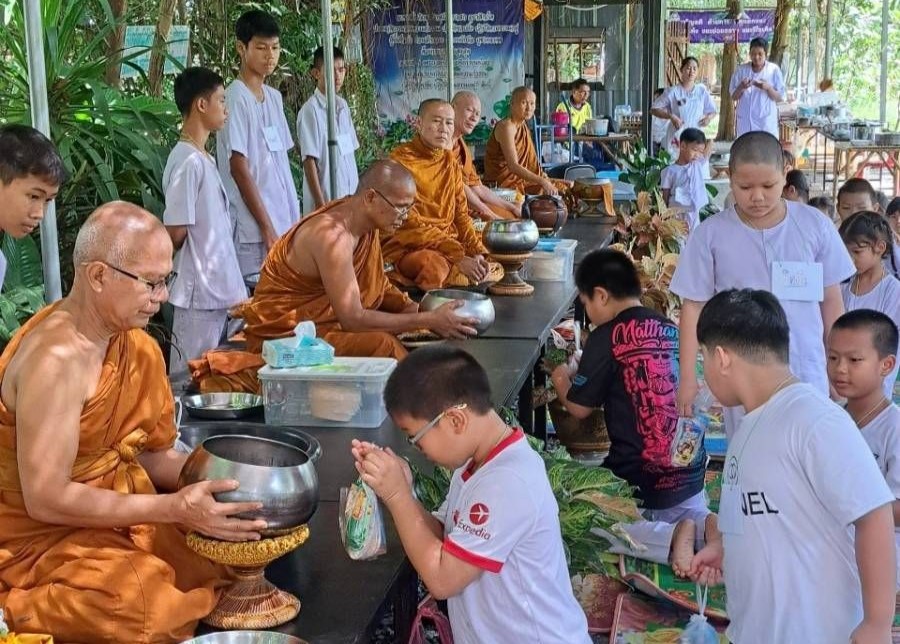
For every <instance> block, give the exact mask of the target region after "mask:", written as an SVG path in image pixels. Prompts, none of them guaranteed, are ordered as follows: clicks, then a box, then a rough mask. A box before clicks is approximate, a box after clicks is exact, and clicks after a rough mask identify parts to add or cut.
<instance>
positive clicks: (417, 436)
mask: <svg viewBox="0 0 900 644" xmlns="http://www.w3.org/2000/svg"><path fill="white" fill-rule="evenodd" d="M466 407H468V405H467V404H466V403H460V404H459V405H453V406H452V407H448V408H447V409H445V410H444V411H442V412H441V413H439V414H438V415H437V416H435V417H434V418H433V419H432V420H431V421H430V422H429V423H428V424H427V425H424V426H423V427H422V428H421V429H419V430H418V431H416V432H415V433H414V434H413V435H412V436H408V437H407V438H406V440H407V442H408V443H409V444H410V445H413V446H415V447H418V446H419V441H420V440H422V438H423V437H424V436H425V434H427V433H428V432H430V431H431V430H432V429H434V428H435V427H437V424H438V423H439V422H441V419H442V418H443V417H444V416H446V415H447V413H448V412H450V411H452V410H454V409H457V410H463V409H465V408H466Z"/></svg>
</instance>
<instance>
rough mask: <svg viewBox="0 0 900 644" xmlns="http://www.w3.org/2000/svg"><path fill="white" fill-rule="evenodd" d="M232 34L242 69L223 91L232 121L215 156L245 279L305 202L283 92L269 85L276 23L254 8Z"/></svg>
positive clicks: (277, 50) (296, 218) (275, 48)
mask: <svg viewBox="0 0 900 644" xmlns="http://www.w3.org/2000/svg"><path fill="white" fill-rule="evenodd" d="M234 32H235V35H236V36H237V41H238V42H237V50H238V54H239V55H240V57H241V68H240V71H239V72H238V77H237V78H236V79H235V80H234V81H233V82H232V83H231V84H230V85H229V86H228V89H227V90H225V101H226V103H227V105H228V123H226V125H225V127H224V128H223V130H222V131H221V132H220V133H219V135H218V136H217V137H216V154H217V157H218V161H219V173H220V174H221V175H222V182H223V183H224V184H225V189H226V190H227V191H228V201H229V203H230V204H231V209H232V212H234V213H235V216H236V219H237V255H238V262H239V263H240V265H241V272H242V274H244V275H248V274H252V273H258V272H259V269H260V267H261V266H262V263H263V260H264V259H265V258H266V253H268V251H269V249H270V248H272V245H273V244H274V243H275V240H276V239H278V238H279V237H280V236H281V235H283V234H284V233H285V232H286V231H287V229H288V228H290V227H291V226H292V225H294V224H295V223H297V221H299V220H300V202H299V201H298V199H297V188H296V187H295V186H294V178H293V176H292V175H291V165H290V162H289V161H288V152H289V151H290V150H292V149H293V147H294V141H293V139H292V138H291V128H290V127H289V126H288V122H287V119H286V118H285V117H284V105H283V102H282V99H281V94H280V93H279V92H278V90H276V89H275V88H274V87H270V86H269V85H266V84H265V80H266V77H267V76H269V75H270V74H272V72H274V71H275V67H276V66H277V65H278V58H279V57H280V56H281V44H280V30H279V28H278V23H277V22H275V19H274V18H273V17H272V16H270V15H269V14H267V13H266V12H264V11H260V10H252V11H248V12H246V13H245V14H243V15H242V16H241V17H240V18H238V20H237V22H236V23H235V25H234Z"/></svg>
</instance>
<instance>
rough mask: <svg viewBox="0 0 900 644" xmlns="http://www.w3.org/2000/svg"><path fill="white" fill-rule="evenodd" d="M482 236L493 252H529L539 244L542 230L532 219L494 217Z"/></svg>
mask: <svg viewBox="0 0 900 644" xmlns="http://www.w3.org/2000/svg"><path fill="white" fill-rule="evenodd" d="M481 238H482V240H483V241H484V245H485V246H486V247H487V249H488V250H489V251H491V252H492V253H501V254H502V253H527V252H528V251H530V250H531V249H532V248H534V247H535V246H537V243H538V239H539V238H540V231H538V225H537V224H536V223H535V222H534V221H532V220H531V219H493V220H491V221H489V222H488V223H487V226H485V227H484V232H483V233H482V235H481Z"/></svg>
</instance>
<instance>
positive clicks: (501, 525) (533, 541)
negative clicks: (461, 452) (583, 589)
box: [435, 429, 591, 644]
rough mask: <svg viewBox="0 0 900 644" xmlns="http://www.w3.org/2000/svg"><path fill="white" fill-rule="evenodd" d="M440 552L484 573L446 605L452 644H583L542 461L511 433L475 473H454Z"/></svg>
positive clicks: (442, 515)
mask: <svg viewBox="0 0 900 644" xmlns="http://www.w3.org/2000/svg"><path fill="white" fill-rule="evenodd" d="M435 516H436V517H437V518H438V519H439V520H441V521H442V522H443V523H444V550H445V551H446V552H448V553H450V554H451V555H453V556H454V557H458V558H460V559H462V560H463V561H466V562H468V563H470V564H472V565H474V566H478V567H479V568H481V569H482V570H484V573H483V574H482V575H481V576H480V577H479V578H478V579H476V580H475V581H474V582H472V583H471V584H469V585H468V586H466V588H465V589H463V591H462V592H461V593H460V594H459V595H456V596H455V597H451V598H450V599H449V600H448V601H447V605H448V609H449V613H450V615H449V616H450V624H451V626H452V628H453V639H454V641H455V642H457V644H491V643H492V642H498V643H499V642H530V643H535V644H537V643H541V644H548V643H559V644H582V643H583V644H589V643H590V641H591V640H590V637H589V636H588V631H587V620H586V618H585V616H584V612H583V611H582V609H581V607H580V606H579V605H578V602H577V601H576V600H575V596H574V595H573V594H572V584H571V582H570V580H569V570H568V567H567V566H566V558H565V553H564V551H563V543H562V534H561V532H560V527H559V507H558V506H557V504H556V499H555V498H554V496H553V492H552V490H551V489H550V483H549V481H547V473H546V469H545V468H544V463H543V461H542V460H541V457H540V456H538V454H537V453H535V451H534V450H533V449H531V447H530V446H529V445H528V442H527V441H525V440H524V434H523V433H522V430H520V429H519V430H516V431H515V432H513V434H511V435H510V436H509V437H508V438H506V439H505V440H503V441H502V442H501V443H499V444H498V445H497V446H496V447H495V448H494V449H493V450H492V451H491V453H490V454H489V455H488V457H487V459H486V460H485V462H484V463H483V464H482V466H481V467H480V468H479V469H477V470H476V471H475V472H474V473H473V472H471V470H470V469H469V467H461V468H460V469H458V470H456V471H455V472H454V473H453V478H452V480H451V482H450V491H449V492H448V494H447V499H446V500H445V501H444V504H443V505H442V506H441V507H440V509H438V511H437V512H435Z"/></svg>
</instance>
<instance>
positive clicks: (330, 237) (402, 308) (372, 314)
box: [189, 160, 475, 392]
mask: <svg viewBox="0 0 900 644" xmlns="http://www.w3.org/2000/svg"><path fill="white" fill-rule="evenodd" d="M415 198H416V184H415V182H414V181H413V178H412V175H411V174H410V173H409V172H408V171H407V170H406V169H405V168H404V167H403V166H402V165H400V164H399V163H397V162H395V161H390V160H383V161H376V162H375V163H374V164H372V166H371V167H370V168H369V170H368V171H367V172H366V173H365V174H364V175H363V176H362V177H361V178H360V185H359V188H358V189H357V191H356V193H355V194H354V195H352V196H350V197H347V198H345V199H341V200H339V201H334V202H331V203H329V204H326V205H325V206H324V207H323V208H320V209H319V210H317V211H315V212H314V213H312V214H310V215H307V216H306V217H305V218H304V219H302V220H301V221H300V223H298V224H296V225H295V226H294V227H293V228H292V229H291V230H289V231H288V232H287V233H285V234H284V236H282V237H281V239H279V240H278V241H277V242H276V243H275V245H274V246H273V247H272V250H271V251H269V255H268V257H267V258H266V261H265V264H263V269H262V272H261V273H260V278H259V284H258V285H257V287H256V290H255V291H254V294H253V298H252V299H251V300H249V301H248V302H247V303H246V304H244V305H242V306H241V307H240V308H239V309H238V310H237V311H236V314H237V315H238V316H239V317H242V318H243V319H244V321H245V323H246V326H245V327H244V334H245V336H246V340H247V347H246V351H211V352H209V353H207V354H206V355H205V356H204V357H203V358H202V359H200V360H195V361H191V362H190V363H189V364H190V366H191V369H192V372H193V376H194V379H195V380H197V381H198V382H199V384H200V389H201V391H250V392H253V391H257V389H258V386H259V385H258V381H257V378H256V372H257V371H258V370H259V367H261V366H262V365H263V360H262V357H261V352H262V343H263V341H264V340H269V339H275V338H283V337H288V336H290V335H292V333H293V331H294V327H295V326H297V324H298V323H300V322H302V321H304V320H311V321H313V322H315V324H316V332H317V334H318V336H319V337H321V338H323V339H324V340H325V341H326V342H328V343H329V344H331V345H332V346H333V347H334V350H335V355H338V356H355V357H387V358H396V359H398V360H399V359H402V358H404V357H405V356H406V348H405V347H404V346H403V345H402V344H401V343H400V341H399V340H398V339H397V334H398V333H402V332H404V331H414V330H419V329H429V330H431V331H433V332H435V333H437V334H438V335H441V336H444V337H454V338H464V337H466V336H467V335H474V333H475V330H474V326H473V325H474V324H475V320H473V319H471V318H468V317H460V316H458V315H456V313H455V312H454V311H455V309H457V308H459V306H461V305H462V302H450V303H448V304H445V305H444V306H442V307H440V308H439V309H437V310H435V311H430V312H419V310H418V305H417V304H416V303H415V302H413V301H412V300H410V298H409V297H408V296H407V295H406V294H404V293H402V292H401V291H400V290H399V289H398V288H397V287H396V286H394V285H393V284H391V282H390V281H389V280H388V279H387V276H386V275H385V272H384V259H383V257H382V252H381V242H380V240H379V237H378V235H379V232H383V233H391V232H394V231H396V230H398V229H399V228H400V227H401V226H402V225H403V223H404V222H405V221H406V218H407V216H408V215H409V213H410V209H411V208H412V206H413V203H414V201H415Z"/></svg>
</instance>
